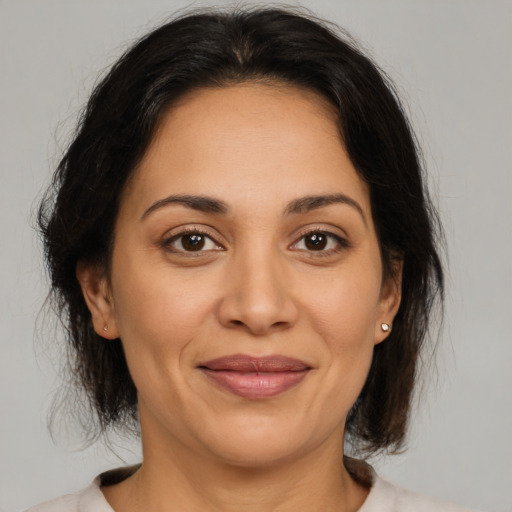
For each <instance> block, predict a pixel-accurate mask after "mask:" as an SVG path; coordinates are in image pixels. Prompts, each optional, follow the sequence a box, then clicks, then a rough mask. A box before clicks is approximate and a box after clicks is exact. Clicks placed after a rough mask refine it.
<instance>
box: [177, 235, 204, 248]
mask: <svg viewBox="0 0 512 512" xmlns="http://www.w3.org/2000/svg"><path fill="white" fill-rule="evenodd" d="M205 241H206V237H205V236H204V235H201V234H200V233H191V234H190V235H183V236H181V245H182V247H183V249H185V251H200V250H201V249H203V248H204V245H205Z"/></svg>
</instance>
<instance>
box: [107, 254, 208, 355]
mask: <svg viewBox="0 0 512 512" xmlns="http://www.w3.org/2000/svg"><path fill="white" fill-rule="evenodd" d="M116 274H117V275H118V276H130V279H117V280H116V279H115V277H116ZM192 274H193V273H188V275H187V273H186V272H185V273H181V274H180V273H176V272H173V271H171V269H170V268H169V267H165V266H162V265H154V266H153V265H145V266H144V265H142V264H140V265H137V262H136V261H133V262H128V261H126V262H124V263H123V264H120V265H119V266H118V268H117V272H116V273H114V274H113V282H114V301H115V302H114V310H115V315H116V322H117V325H118V329H119V333H120V337H121V339H122V340H123V346H125V350H127V352H137V356H141V355H142V354H146V353H153V354H154V353H158V354H161V353H163V352H164V351H165V352H166V353H168V352H169V351H180V350H182V349H183V348H184V347H185V346H186V345H187V344H188V343H189V342H190V341H191V340H192V339H193V338H194V336H195V335H196V334H197V332H198V330H199V329H201V326H202V324H203V323H204V318H205V316H206V315H207V314H208V312H209V311H211V310H212V308H213V304H214V298H213V297H212V296H211V294H210V293H209V290H215V287H214V286H212V284H213V283H210V282H209V281H208V280H205V279H198V278H197V276H193V275H192ZM128 356H129V354H128V353H127V357H128Z"/></svg>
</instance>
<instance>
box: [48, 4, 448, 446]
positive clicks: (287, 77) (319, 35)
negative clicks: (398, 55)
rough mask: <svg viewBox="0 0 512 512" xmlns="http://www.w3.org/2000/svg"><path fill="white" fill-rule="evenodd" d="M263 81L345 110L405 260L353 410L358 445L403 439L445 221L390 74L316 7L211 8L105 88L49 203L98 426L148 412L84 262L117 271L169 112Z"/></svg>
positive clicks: (352, 145) (70, 318) (131, 61)
mask: <svg viewBox="0 0 512 512" xmlns="http://www.w3.org/2000/svg"><path fill="white" fill-rule="evenodd" d="M251 80H265V81H269V82H274V83H285V84H291V85H295V86H299V87H302V88H307V89H309V90H312V91H315V92H317V93H319V94H320V95H322V96H323V97H324V98H326V99H327V100H328V101H329V102H330V103H331V104H332V105H333V107H334V109H335V111H336V112H337V115H338V120H339V127H340V138H341V140H340V142H341V143H343V145H344V147H345V148H346V151H347V152H348V155H349V157H350V159H351V161H352V163H353V165H354V167H355V169H356V170H357V172H358V173H359V175H360V176H361V177H362V179H363V180H364V181H365V182H366V183H367V184H368V185H369V189H370V200H371V207H372V215H373V218H374V222H375V226H376V229H377V234H378V238H379V243H380V248H381V254H382V260H383V265H384V269H385V270H384V271H385V272H387V273H388V274H391V275H392V273H393V268H394V266H393V260H395V259H397V258H398V259H401V260H403V284H402V302H401V306H400V309H399V311H398V314H397V315H396V317H395V320H394V324H393V330H392V332H391V334H390V335H389V337H388V338H387V340H386V341H385V342H384V343H381V344H378V345H377V346H376V347H375V350H374V357H373V362H372V365H371V369H370V372H369V375H368V378H367V381H366V384H365V385H364V388H363V390H362V392H361V394H360V396H359V398H358V399H357V401H356V403H355V405H354V406H353V408H352V410H351V411H350V414H349V417H348V418H347V432H348V434H349V436H350V439H351V442H352V443H353V445H354V446H356V447H359V448H362V449H364V450H365V451H367V452H375V451H378V450H382V449H386V450H390V451H392V450H395V449H397V448H399V447H400V446H401V445H402V444H403V441H404V438H405V434H406V429H407V421H408V415H409V411H410V403H411V396H412V392H413V388H414V384H415V380H416V375H417V363H418V357H419V354H420V349H421V348H422V344H423V343H424V340H425V338H426V334H427V326H428V321H429V317H430V313H431V309H432V306H433V305H434V303H435V302H436V298H439V297H441V298H442V290H443V272H442V267H441V263H440V259H439V255H438V253H437V250H436V243H437V242H436V240H437V234H438V233H439V226H438V222H437V217H436V214H435V211H434V210H433V209H432V207H431V203H430V201H429V199H428V193H427V190H426V188H425V183H424V179H423V176H422V174H423V172H422V166H421V160H420V157H419V151H418V147H417V145H416V143H415V138H414V135H413V133H412V130H411V128H410V126H409V123H408V121H407V118H406V115H405V114H404V111H403V108H402V106H401V104H400V102H399V100H398V98H397V95H396V94H395V92H394V89H393V87H392V85H391V84H390V82H389V80H388V79H387V78H386V76H385V74H384V73H383V72H381V71H380V70H379V69H378V68H377V67H376V65H375V64H374V63H372V61H371V60H370V59H369V58H368V57H366V56H365V55H364V54H363V53H362V52H361V51H360V50H359V49H358V47H357V45H356V44H355V43H354V42H353V41H352V40H351V39H350V38H349V37H348V36H346V35H344V34H343V33H342V32H341V31H339V30H338V29H335V28H333V27H330V26H328V25H327V24H326V23H325V22H321V21H319V20H316V19H314V18H313V17H312V16H310V15H304V14H302V13H301V14H298V13H297V12H295V11H293V12H292V11H287V10H282V9H257V10H235V11H229V12H224V11H218V12H217V11H215V12H212V11H205V12H202V13H194V14H188V15H185V16H181V17H180V18H177V19H175V20H173V21H170V22H168V23H166V24H164V25H163V26H161V27H159V28H157V29H156V30H154V31H152V32H151V33H149V34H148V35H147V36H145V37H144V38H143V39H141V40H140V41H139V42H137V43H136V44H135V45H134V46H133V47H132V48H131V49H129V50H128V51H127V52H126V53H125V54H124V55H123V56H122V57H121V59H120V60H119V61H118V62H117V63H116V64H115V65H114V66H113V67H112V69H111V70H110V71H109V73H108V74H107V75H106V76H105V77H104V78H103V80H102V81H101V82H100V83H99V85H98V86H97V87H96V88H95V90H94V91H93V93H92V95H91V97H90V99H89V102H88V104H87V107H86V108H85V110H84V112H83V115H82V118H81V120H80V123H79V127H78V130H77V132H76V134H75V137H74V139H73V141H72V143H71V144H70V146H69V148H68V150H67V152H66V153H65V155H64V157H63V158H62V160H61V162H60V164H59V166H58V169H57V171H56V173H55V176H54V181H53V186H52V187H51V190H50V193H49V194H48V195H47V196H46V198H45V200H44V201H43V202H42V204H41V207H40V212H39V223H40V228H41V231H42V233H43V237H44V244H45V250H46V258H47V262H48V268H49V273H50V276H51V285H52V293H53V299H54V303H55V304H56V306H57V309H58V312H59V314H60V315H61V318H62V319H63V321H64V324H65V325H66V328H67V340H68V342H69V347H70V349H71V354H72V375H73V376H74V380H75V382H74V384H76V385H77V386H78V387H79V388H80V389H81V390H82V392H85V396H86V397H87V399H88V402H89V403H88V405H90V406H91V411H92V412H93V414H95V415H96V418H97V420H98V422H97V427H98V430H99V431H100V432H102V431H105V430H106V429H107V428H108V427H111V426H116V425H117V426H125V427H126V426H128V425H130V424H131V425H133V424H134V423H133V422H135V423H136V421H137V393H136V389H135V386H134V383H133V381H132V379H131V377H130V374H129V372H128V368H127V365H126V361H125V357H124V353H123V348H122V343H121V340H116V341H114V342H106V341H105V340H104V339H103V338H101V337H100V336H98V335H97V334H96V333H95V331H94V329H93V327H92V322H91V315H90V313H89V310H88V309H87V306H86V304H85V301H84V299H83V297H82V292H81V290H80V287H79V284H78V281H77V279H76V277H75V269H76V265H77V262H78V261H86V262H91V263H95V264H100V265H103V266H104V268H105V269H106V271H108V268H109V260H110V254H111V248H112V244H113V237H114V223H115V219H116V215H117V211H118V207H119V198H120V196H121V192H122V190H123V187H124V185H125V183H126V181H127V179H128V177H129V176H130V173H131V172H132V171H133V170H134V168H135V166H136V165H137V163H138V162H139V161H140V159H141V158H142V157H143V155H144V153H145V151H146V149H147V147H148V144H149V143H150V141H151V138H152V136H153V134H154V132H155V129H156V127H157V126H158V123H159V120H160V119H161V117H162V115H163V114H164V113H165V112H166V111H167V110H168V109H169V107H170V106H172V104H173V103H174V102H176V101H177V99H178V98H180V97H182V96H183V95H184V94H185V93H187V92H190V91H191V90H193V89H197V88H201V87H222V86H225V85H228V84H232V83H239V82H247V81H251Z"/></svg>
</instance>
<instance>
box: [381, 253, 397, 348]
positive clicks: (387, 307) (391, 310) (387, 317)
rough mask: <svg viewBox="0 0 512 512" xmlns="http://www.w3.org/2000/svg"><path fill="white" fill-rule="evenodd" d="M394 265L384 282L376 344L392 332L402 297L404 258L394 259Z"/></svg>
mask: <svg viewBox="0 0 512 512" xmlns="http://www.w3.org/2000/svg"><path fill="white" fill-rule="evenodd" d="M392 266H393V268H392V274H391V275H388V276H387V277H386V278H385V279H384V282H383V283H382V288H381V295H380V302H379V315H378V318H377V323H376V326H375V343H376V344H377V343H380V342H382V341H384V340H385V339H386V338H387V337H388V336H389V334H390V333H391V331H392V328H393V320H394V318H395V315H396V314H397V312H398V308H399V307H400V301H401V299H402V272H403V260H402V259H395V260H393V262H392Z"/></svg>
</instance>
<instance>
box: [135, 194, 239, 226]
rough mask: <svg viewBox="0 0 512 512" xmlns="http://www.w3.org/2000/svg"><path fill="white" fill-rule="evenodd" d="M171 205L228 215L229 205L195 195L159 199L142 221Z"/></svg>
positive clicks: (143, 215) (145, 213)
mask: <svg viewBox="0 0 512 512" xmlns="http://www.w3.org/2000/svg"><path fill="white" fill-rule="evenodd" d="M171 204H181V205H183V206H187V207H188V208H192V209H193V210H197V211H200V212H205V213H220V214H226V213H228V210H229V208H228V205H227V204H226V203H225V202H224V201H221V200H220V199H215V198H213V197H207V196H194V195H172V196H168V197H166V198H164V199H159V200H158V201H156V202H155V203H153V204H152V205H151V206H150V207H149V208H148V209H147V210H146V211H145V212H144V213H143V214H142V216H141V218H140V220H144V219H145V218H146V217H147V216H148V215H149V214H150V213H152V212H154V211H156V210H159V209H160V208H164V207H165V206H169V205H171Z"/></svg>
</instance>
